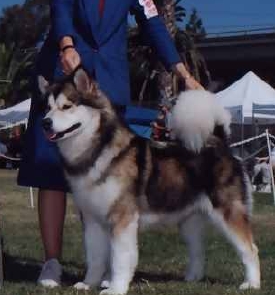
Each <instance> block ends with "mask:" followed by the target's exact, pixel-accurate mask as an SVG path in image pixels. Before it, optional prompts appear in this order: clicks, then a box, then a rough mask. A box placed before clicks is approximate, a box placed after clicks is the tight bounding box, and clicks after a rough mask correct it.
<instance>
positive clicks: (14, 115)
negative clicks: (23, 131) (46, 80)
mask: <svg viewBox="0 0 275 295" xmlns="http://www.w3.org/2000/svg"><path fill="white" fill-rule="evenodd" d="M30 105H31V99H27V100H24V101H22V102H20V103H18V104H17V105H15V106H12V107H10V108H6V109H2V110H0V126H1V127H0V129H7V128H11V127H12V126H15V125H19V124H26V123H27V121H28V117H29V112H30Z"/></svg>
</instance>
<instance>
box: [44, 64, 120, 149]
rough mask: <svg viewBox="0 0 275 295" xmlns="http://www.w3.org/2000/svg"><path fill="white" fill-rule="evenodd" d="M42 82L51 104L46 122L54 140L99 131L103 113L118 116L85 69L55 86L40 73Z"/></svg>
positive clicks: (48, 132) (46, 129) (47, 102)
mask: <svg viewBox="0 0 275 295" xmlns="http://www.w3.org/2000/svg"><path fill="white" fill-rule="evenodd" d="M38 84H39V89H40V91H41V93H42V95H43V98H44V100H45V101H46V105H47V112H46V115H45V117H44V119H43V121H42V125H43V129H44V131H45V134H46V136H47V138H48V139H49V140H50V141H58V140H63V139H65V138H69V137H71V136H72V135H76V134H78V133H81V132H84V131H85V130H87V129H89V133H90V134H91V133H95V132H96V131H97V130H98V129H99V127H100V121H101V117H102V115H104V116H105V117H109V118H111V117H112V116H115V113H114V111H113V108H112V106H111V103H110V101H109V100H108V99H107V98H106V96H105V95H104V94H103V93H102V92H101V91H100V89H99V88H98V85H97V84H96V83H95V81H93V80H92V79H91V78H90V77H89V75H88V74H87V73H86V72H85V71H84V70H83V69H82V68H79V69H77V70H76V71H75V72H74V73H73V74H72V75H71V76H69V77H68V78H66V79H65V80H62V81H60V82H57V83H54V84H52V85H49V83H48V82H47V81H46V80H45V79H44V78H43V77H42V76H39V78H38ZM80 144H81V143H80Z"/></svg>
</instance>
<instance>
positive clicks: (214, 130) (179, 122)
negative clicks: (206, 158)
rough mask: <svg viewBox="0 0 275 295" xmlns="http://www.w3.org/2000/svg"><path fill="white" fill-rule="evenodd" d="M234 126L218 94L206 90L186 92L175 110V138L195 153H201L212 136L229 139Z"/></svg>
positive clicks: (173, 115)
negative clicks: (218, 99) (231, 126)
mask: <svg viewBox="0 0 275 295" xmlns="http://www.w3.org/2000/svg"><path fill="white" fill-rule="evenodd" d="M230 122H231V116H230V113H229V112H228V111H227V110H225V109H224V107H223V106H221V105H220V104H219V103H218V101H217V99H216V97H215V95H214V94H212V93H210V92H208V91H205V90H188V91H185V92H182V93H181V94H180V95H179V97H178V99H177V102H176V104H175V106H174V107H173V109H172V116H171V128H172V129H173V131H174V133H175V136H176V137H177V138H178V139H179V140H181V141H182V142H183V144H184V146H185V147H186V148H187V149H189V150H191V151H194V152H199V151H200V150H201V149H202V148H203V147H204V145H205V143H206V142H207V139H208V138H209V137H210V136H211V135H216V136H218V137H221V138H222V140H224V139H225V138H227V137H228V136H229V135H230Z"/></svg>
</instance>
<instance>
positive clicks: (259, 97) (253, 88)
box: [216, 72, 275, 124]
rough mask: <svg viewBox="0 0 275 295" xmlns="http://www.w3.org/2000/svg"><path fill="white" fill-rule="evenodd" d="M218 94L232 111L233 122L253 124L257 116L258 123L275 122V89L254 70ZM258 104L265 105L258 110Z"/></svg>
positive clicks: (222, 102) (220, 99)
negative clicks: (274, 110)
mask: <svg viewBox="0 0 275 295" xmlns="http://www.w3.org/2000/svg"><path fill="white" fill-rule="evenodd" d="M216 96H217V98H218V100H219V101H220V103H221V104H222V105H223V106H224V107H225V108H227V109H228V110H229V111H230V113H231V116H232V123H237V124H238V123H239V124H253V123H254V122H253V118H254V119H255V118H257V124H270V123H275V112H274V113H273V111H272V110H273V109H275V89H273V88H272V87H271V86H270V85H269V84H268V83H266V82H265V81H263V80H262V79H260V78H259V77H258V76H257V75H256V74H254V73H253V72H248V73H247V74H245V75H244V76H243V77H242V78H241V79H240V80H238V81H236V82H234V83H233V84H232V85H231V86H229V87H228V88H226V89H225V90H223V91H220V92H218V93H217V94H216ZM253 104H254V108H253ZM256 105H257V106H259V105H261V106H265V107H264V108H262V110H261V112H258V111H256V109H255V107H256ZM264 110H266V112H265V111H264Z"/></svg>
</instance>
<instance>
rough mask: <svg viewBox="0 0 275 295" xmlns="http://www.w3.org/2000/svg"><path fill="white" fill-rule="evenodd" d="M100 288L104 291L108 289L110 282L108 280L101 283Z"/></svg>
mask: <svg viewBox="0 0 275 295" xmlns="http://www.w3.org/2000/svg"><path fill="white" fill-rule="evenodd" d="M100 287H101V288H104V289H106V288H109V287H110V281H108V280H103V281H102V282H101V284H100Z"/></svg>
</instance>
